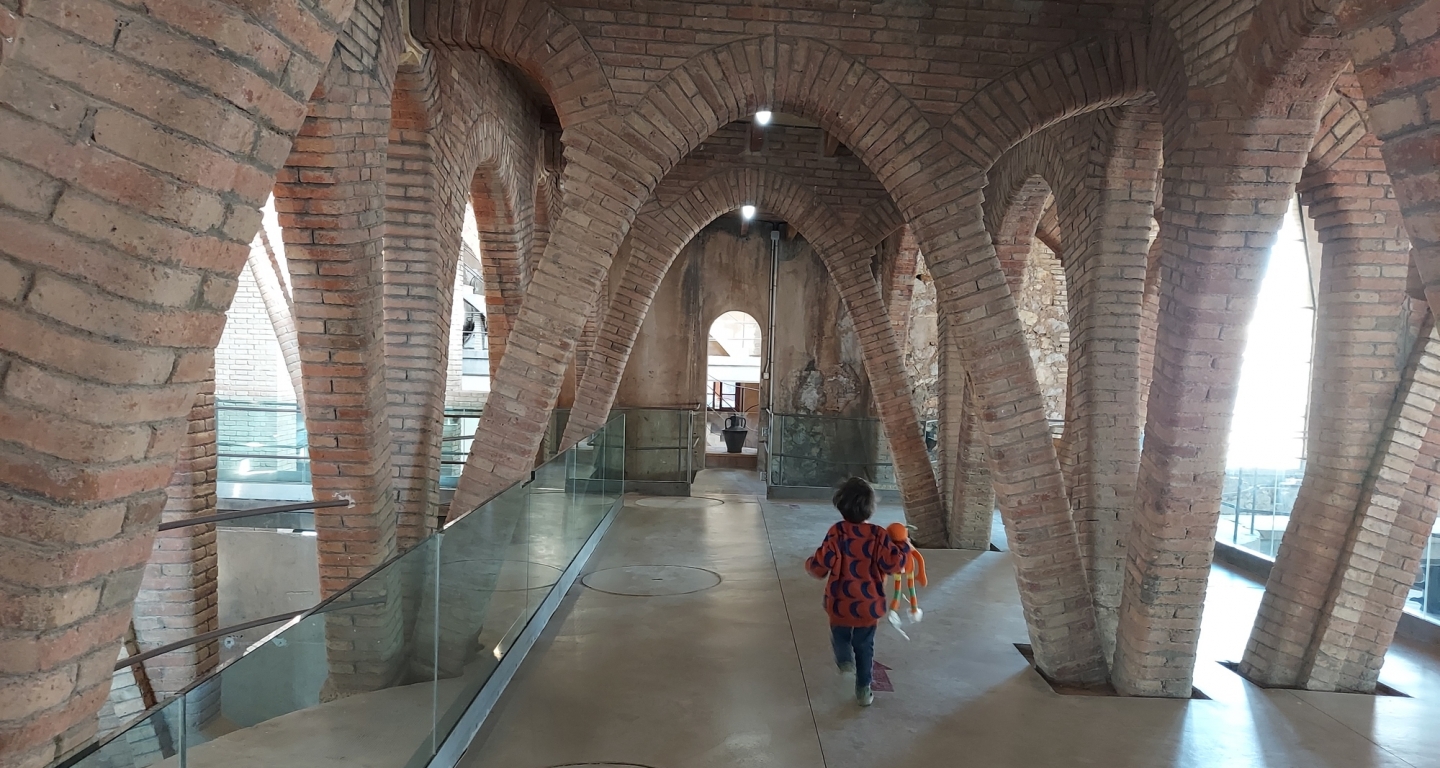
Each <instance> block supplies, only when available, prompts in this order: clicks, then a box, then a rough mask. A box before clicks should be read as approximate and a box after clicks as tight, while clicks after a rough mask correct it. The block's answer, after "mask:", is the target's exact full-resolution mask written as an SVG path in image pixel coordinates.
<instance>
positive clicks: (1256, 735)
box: [462, 471, 1440, 768]
mask: <svg viewBox="0 0 1440 768" xmlns="http://www.w3.org/2000/svg"><path fill="white" fill-rule="evenodd" d="M693 493H694V495H695V496H697V497H698V496H703V497H709V498H712V499H716V500H720V501H722V502H723V504H714V505H709V506H706V505H702V504H695V505H685V506H682V505H664V506H648V505H647V506H640V505H636V504H633V503H632V504H631V505H630V506H629V507H627V508H626V509H625V510H624V511H623V512H622V513H621V515H620V517H619V519H618V520H617V521H616V523H615V525H614V527H612V528H611V530H610V532H609V533H608V534H607V536H606V538H605V539H604V541H602V542H601V544H600V547H599V549H597V551H596V552H595V554H594V556H593V557H592V559H591V561H590V563H589V565H588V567H587V571H590V572H601V571H606V570H608V569H616V568H625V567H631V568H629V569H628V570H627V571H624V572H620V575H621V576H623V577H624V578H621V579H619V582H620V583H624V584H629V585H635V590H633V591H642V592H649V593H654V592H664V591H666V589H667V587H673V589H674V591H677V592H679V591H686V590H690V589H693V588H694V587H695V586H696V585H703V584H709V583H713V579H707V578H705V577H703V576H701V575H698V574H695V575H694V577H693V578H686V577H683V576H682V575H676V574H681V573H682V569H667V570H664V571H656V572H655V574H656V575H655V576H653V577H651V579H652V580H651V582H650V583H649V584H648V585H646V584H644V582H645V581H646V579H645V577H644V576H643V573H645V571H644V570H643V569H636V568H633V566H643V565H666V566H690V567H693V568H699V569H703V570H705V571H711V572H713V573H715V574H718V575H719V577H720V579H721V580H720V582H719V583H718V584H715V585H714V586H713V587H710V588H706V589H701V590H700V591H686V593H685V594H674V595H664V594H661V595H657V596H629V595H623V594H613V593H612V591H613V590H610V591H604V592H602V591H597V590H594V589H589V588H586V587H583V586H580V585H576V587H575V588H574V590H573V591H572V593H571V595H570V596H569V598H568V599H567V603H566V604H565V605H564V606H562V608H561V612H560V613H559V614H558V615H557V616H556V618H555V619H554V621H553V622H552V625H551V627H550V628H549V630H547V633H546V635H545V636H544V637H543V638H542V639H541V642H540V643H539V644H538V645H537V646H536V648H535V649H534V650H533V651H532V653H531V656H530V657H529V659H527V661H526V663H525V665H524V667H522V669H521V671H520V673H519V675H518V676H517V677H516V679H515V680H514V682H513V683H512V684H511V687H510V689H509V692H508V693H507V695H506V697H505V698H504V699H503V700H502V702H501V705H500V708H499V709H498V710H497V711H496V713H495V714H494V715H493V716H492V718H491V721H490V723H489V724H488V725H487V727H486V729H485V732H484V733H482V736H481V740H479V741H477V743H475V744H474V745H472V746H471V748H470V750H469V751H468V753H467V755H466V757H465V758H464V759H463V761H462V765H464V766H467V768H545V767H547V766H557V765H584V764H606V765H636V766H647V767H651V768H710V767H712V766H713V767H715V768H719V766H747V767H751V768H762V767H765V766H776V767H777V768H779V767H782V766H783V767H785V768H810V767H812V766H813V767H816V768H819V767H821V766H823V767H825V768H851V767H854V768H859V767H860V766H866V767H867V768H868V767H870V766H875V765H886V766H897V767H904V766H950V765H967V766H968V765H973V766H987V767H995V768H1006V767H1009V766H1015V767H1019V766H1025V767H1026V768H1029V767H1031V766H1051V765H1057V766H1058V765H1065V766H1071V765H1073V766H1086V765H1097V766H1098V765H1103V766H1115V767H1116V768H1121V767H1125V766H1136V767H1137V768H1138V767H1139V766H1147V767H1148V766H1171V765H1173V766H1271V767H1279V766H1295V767H1296V768H1301V767H1304V768H1312V767H1316V766H1337V767H1340V766H1343V767H1344V768H1358V767H1360V766H1436V765H1440V729H1437V728H1434V727H1433V725H1432V723H1434V722H1435V721H1436V719H1437V715H1440V661H1437V659H1436V658H1435V657H1433V656H1431V655H1429V654H1428V653H1427V652H1425V651H1424V650H1421V649H1417V648H1414V647H1410V646H1404V645H1401V646H1397V647H1396V648H1395V649H1394V650H1392V652H1391V654H1390V656H1389V658H1388V661H1387V664H1386V668H1385V673H1384V675H1383V676H1382V679H1383V680H1384V681H1385V682H1386V683H1388V684H1390V685H1392V686H1394V687H1395V688H1397V689H1399V690H1401V691H1404V692H1406V693H1409V694H1411V695H1413V696H1414V697H1415V698H1394V697H1369V696H1354V695H1347V694H1320V693H1309V692H1294V691H1265V690H1261V689H1258V688H1255V687H1254V686H1251V685H1249V684H1248V683H1246V682H1245V681H1243V680H1241V679H1240V678H1239V677H1237V676H1235V675H1234V674H1233V673H1231V672H1229V671H1228V670H1226V669H1225V668H1224V667H1222V666H1220V664H1219V663H1218V662H1219V661H1221V660H1229V659H1237V658H1238V657H1239V654H1240V652H1241V650H1243V646H1244V641H1245V636H1246V634H1247V633H1248V631H1249V629H1250V624H1251V621H1252V620H1253V617H1254V613H1255V609H1256V607H1257V606H1258V603H1259V597H1260V585H1258V584H1255V583H1253V582H1250V581H1247V580H1245V579H1243V578H1241V577H1238V576H1235V575H1233V574H1230V573H1228V572H1225V571H1220V570H1217V571H1216V575H1215V578H1214V579H1213V581H1212V585H1211V593H1210V599H1209V601H1208V603H1207V610H1206V614H1205V632H1204V641H1203V643H1202V649H1201V652H1202V656H1203V658H1202V659H1201V661H1200V663H1199V665H1198V668H1197V674H1196V680H1197V686H1198V687H1199V688H1200V689H1201V690H1203V691H1204V692H1205V693H1206V694H1207V695H1209V696H1211V697H1212V699H1211V700H1192V701H1162V700H1141V699H1121V698H1101V697H1077V696H1059V695H1057V694H1055V693H1053V692H1052V691H1051V690H1050V689H1049V687H1048V686H1046V684H1045V683H1044V682H1043V681H1042V680H1041V679H1040V677H1039V676H1038V675H1037V674H1036V673H1035V672H1034V671H1032V670H1030V669H1029V668H1028V667H1027V665H1026V662H1025V660H1024V659H1023V658H1022V657H1021V656H1020V654H1019V653H1018V652H1017V651H1016V650H1015V648H1014V643H1016V642H1025V641H1026V633H1025V626H1024V623H1023V621H1022V619H1021V616H1020V609H1019V605H1018V596H1017V594H1016V590H1015V581H1014V575H1013V571H1012V569H1011V566H1010V563H1009V559H1008V558H1009V555H1008V554H1007V553H1004V552H984V553H981V552H959V551H943V552H934V553H927V563H928V565H929V571H930V578H931V585H930V587H929V588H928V589H926V590H924V591H923V592H922V595H921V603H922V606H923V607H924V608H925V611H926V613H925V621H924V623H922V624H920V625H916V626H914V627H907V628H906V629H907V631H909V634H910V640H909V641H908V642H907V641H905V640H903V639H901V637H900V636H899V635H898V634H897V633H895V632H894V631H892V630H891V629H889V628H888V627H882V628H881V631H880V635H879V640H878V643H877V646H878V647H877V652H876V660H877V661H879V662H881V663H883V664H885V665H886V666H888V667H890V668H891V671H890V672H889V676H890V679H891V680H892V681H893V684H894V688H895V692H894V693H877V694H876V701H875V706H873V707H871V708H870V709H861V708H859V707H857V706H856V705H855V702H854V700H853V696H852V690H851V688H850V685H851V684H850V683H849V682H848V681H846V680H845V679H843V678H841V677H839V676H838V675H837V674H836V673H835V670H834V665H833V662H832V661H831V659H830V652H829V643H828V633H827V630H826V621H825V616H824V614H823V612H822V611H821V609H820V588H821V585H820V582H818V581H815V580H813V579H810V578H809V577H808V576H806V574H805V573H804V571H803V569H802V567H801V563H802V561H803V559H804V558H805V557H806V556H808V555H809V554H810V552H811V551H813V549H814V547H815V546H816V545H817V543H818V542H819V541H820V538H821V537H822V535H823V533H824V531H825V529H826V527H827V526H828V525H830V524H831V522H833V520H834V512H833V510H831V509H830V508H829V507H828V505H825V504H820V503H812V502H779V503H770V502H767V501H765V500H764V487H763V485H761V484H760V483H759V481H758V480H756V479H755V475H754V474H753V473H741V472H724V471H709V472H704V473H701V475H700V477H698V478H697V480H696V483H695V486H694V489H693ZM898 514H899V511H898V509H895V508H886V509H884V510H882V512H881V514H879V515H877V522H882V523H883V522H888V521H890V520H892V519H895V518H896V517H898ZM672 578H673V579H674V580H675V581H674V583H673V585H672V584H671V581H670V580H671V579H672ZM607 583H616V579H615V578H613V577H612V578H611V579H610V581H609V582H607ZM629 589H630V588H629V587H627V588H626V589H622V590H620V591H627V590H629ZM1432 650H1433V649H1432Z"/></svg>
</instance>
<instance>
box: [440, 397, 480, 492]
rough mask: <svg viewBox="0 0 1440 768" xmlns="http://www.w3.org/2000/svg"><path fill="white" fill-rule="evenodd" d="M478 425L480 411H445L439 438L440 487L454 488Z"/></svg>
mask: <svg viewBox="0 0 1440 768" xmlns="http://www.w3.org/2000/svg"><path fill="white" fill-rule="evenodd" d="M479 425H480V411H479V410H466V409H460V408H452V409H447V410H446V411H445V424H444V427H443V433H442V435H441V438H440V487H441V488H454V487H455V484H456V483H457V482H459V481H460V473H461V471H462V470H464V468H465V459H467V458H468V457H469V456H470V445H471V444H472V443H473V442H474V437H475V428H476V427H478V426H479Z"/></svg>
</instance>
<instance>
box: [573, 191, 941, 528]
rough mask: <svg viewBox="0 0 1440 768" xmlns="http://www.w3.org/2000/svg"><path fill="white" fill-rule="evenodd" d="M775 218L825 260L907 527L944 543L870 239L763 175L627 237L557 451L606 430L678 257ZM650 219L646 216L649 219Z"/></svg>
mask: <svg viewBox="0 0 1440 768" xmlns="http://www.w3.org/2000/svg"><path fill="white" fill-rule="evenodd" d="M747 202H748V203H750V204H753V205H756V206H757V207H762V208H764V209H765V210H767V211H773V212H775V213H777V214H779V215H781V216H783V217H784V219H785V220H786V221H787V222H789V223H790V224H791V225H793V226H795V227H796V228H797V229H799V231H800V232H801V233H802V234H804V235H806V236H807V239H809V240H810V242H811V243H812V244H813V245H814V246H815V249H816V251H817V252H818V253H819V254H820V255H821V258H822V260H824V261H825V263H826V266H827V267H828V268H829V270H830V274H831V276H832V278H834V280H835V282H836V286H837V288H838V289H839V291H840V297H841V300H842V301H843V302H844V304H845V307H846V309H847V311H848V312H849V314H850V316H851V318H853V320H854V323H855V330H856V333H857V335H858V336H859V337H860V343H861V346H862V348H863V349H864V350H865V357H864V363H865V369H866V373H867V374H869V378H870V385H871V389H872V392H873V394H874V397H875V403H876V407H877V409H878V410H879V412H880V416H881V422H882V423H883V425H884V428H885V434H886V437H887V439H888V440H889V443H890V451H891V454H892V456H893V461H894V464H895V474H896V481H897V483H898V484H899V486H900V493H901V496H902V499H903V501H904V505H905V513H906V519H907V520H908V521H909V522H910V523H911V524H912V525H915V526H917V528H918V530H917V531H916V532H915V534H914V535H915V537H916V540H917V541H929V542H934V543H940V542H943V541H945V520H944V510H943V507H942V504H941V501H940V496H939V492H938V490H937V488H936V485H935V478H934V474H933V471H932V469H931V467H930V460H929V457H928V455H927V454H926V451H925V442H924V439H923V436H922V435H921V432H920V428H919V423H918V420H917V418H916V415H915V407H914V402H913V400H912V398H911V386H910V382H909V378H908V377H907V376H906V374H905V369H904V365H903V361H902V360H901V358H900V348H899V343H898V339H897V338H896V335H895V332H894V329H893V327H891V325H890V322H889V315H888V313H887V312H886V308H885V305H884V302H883V301H882V299H881V295H880V286H879V283H878V282H877V281H876V280H875V277H874V275H873V274H872V273H871V271H870V267H871V260H872V258H873V253H874V248H875V244H874V240H872V239H867V238H865V237H863V236H860V235H859V234H854V235H851V236H849V237H848V238H846V237H845V236H844V234H843V233H845V232H846V231H847V230H846V229H845V227H844V226H843V225H841V223H840V220H839V217H838V216H837V215H836V214H835V213H834V212H832V211H831V210H830V209H829V207H828V206H826V205H825V204H824V203H822V202H820V201H819V200H818V199H817V198H816V197H815V196H814V195H811V194H809V193H808V192H807V191H806V190H805V189H804V188H803V187H801V186H799V185H797V184H795V183H793V182H791V181H790V180H788V179H786V178H785V177H783V176H780V175H779V174H775V173H767V172H764V171H758V170H751V171H730V172H721V173H718V174H717V175H715V176H712V177H710V178H709V179H706V180H705V181H704V182H702V183H700V184H697V185H695V186H694V187H692V188H691V190H690V192H689V194H688V195H687V196H686V197H684V198H681V199H679V200H676V201H674V202H672V203H671V204H669V205H667V206H665V208H664V209H662V210H661V211H659V212H657V213H651V212H650V210H648V209H647V212H646V214H642V215H641V217H640V218H639V219H638V220H637V221H636V223H635V227H634V229H633V230H632V231H631V234H630V237H631V240H630V242H631V248H632V256H631V259H630V262H629V264H628V269H627V273H626V277H625V278H623V279H622V283H621V285H620V286H619V288H618V292H617V293H616V295H615V297H614V298H613V299H612V300H611V302H610V305H609V307H608V309H607V311H606V314H605V316H604V318H603V319H602V321H601V323H600V327H601V329H602V330H601V340H600V342H599V343H598V344H597V346H596V348H595V349H594V351H593V352H592V354H591V355H590V361H589V364H588V365H587V367H586V371H585V379H584V380H583V381H582V382H581V383H580V387H579V392H578V393H577V397H576V403H575V408H574V410H573V411H571V413H570V420H569V422H568V423H567V425H566V428H565V433H566V434H565V438H564V441H563V443H564V444H573V443H574V442H575V441H577V440H579V439H580V438H582V437H584V436H585V435H587V434H589V433H590V432H593V431H594V430H595V429H597V428H599V427H600V426H601V425H603V423H604V420H605V418H606V417H607V416H608V414H609V412H610V406H611V405H612V403H613V402H614V399H615V393H616V391H617V390H618V389H619V386H620V376H621V374H622V373H623V372H624V369H625V362H626V360H627V359H628V357H629V353H630V348H631V347H632V346H633V345H634V341H635V337H636V336H637V335H638V334H639V331H640V324H641V322H643V321H644V319H645V315H646V313H647V312H648V311H649V307H650V302H651V300H652V299H653V298H654V296H655V292H656V291H657V290H658V289H659V287H660V281H661V279H663V277H664V275H665V272H667V271H668V270H669V268H670V265H671V263H673V262H674V260H675V257H676V256H677V255H678V254H679V252H680V249H681V248H683V247H684V245H685V244H686V243H687V242H689V241H690V239H691V238H693V237H694V236H695V234H696V233H697V232H699V231H700V230H701V229H702V228H703V227H704V226H705V225H707V224H709V223H710V222H711V221H713V220H714V219H715V218H716V217H717V216H719V215H721V214H723V213H728V212H730V211H733V210H735V209H736V208H738V207H740V205H742V204H745V203H747ZM647 214H648V215H647Z"/></svg>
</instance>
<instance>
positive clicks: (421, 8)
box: [410, 0, 614, 128]
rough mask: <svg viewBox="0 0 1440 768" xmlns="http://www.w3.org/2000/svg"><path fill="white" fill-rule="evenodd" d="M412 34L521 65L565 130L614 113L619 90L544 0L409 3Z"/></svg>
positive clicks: (576, 32)
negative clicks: (481, 51) (616, 95)
mask: <svg viewBox="0 0 1440 768" xmlns="http://www.w3.org/2000/svg"><path fill="white" fill-rule="evenodd" d="M410 30H411V34H413V35H414V36H415V39H416V40H418V41H420V42H421V43H425V44H428V45H443V46H448V47H452V48H459V49H462V50H484V51H487V52H489V53H490V55H492V56H494V57H495V58H497V59H500V60H502V61H506V62H509V63H510V64H513V65H515V66H516V67H519V68H520V69H521V70H522V71H524V72H525V73H526V74H528V75H529V76H531V77H533V78H535V79H536V80H538V81H539V82H540V84H541V85H542V86H543V87H544V88H545V91H546V92H547V93H548V94H549V96H550V100H551V102H552V103H553V104H554V105H555V112H556V114H557V115H558V116H559V118H560V124H561V125H562V126H564V127H567V128H568V127H570V126H572V125H579V124H581V123H583V122H585V121H586V120H593V119H595V118H598V117H601V116H604V115H607V114H609V113H610V112H611V108H612V107H611V103H612V102H613V101H614V92H613V91H612V90H611V88H610V81H609V78H607V77H606V76H605V70H604V69H603V68H601V66H600V60H599V59H598V58H597V57H596V56H595V52H594V51H593V50H591V49H590V43H589V42H588V41H587V40H586V39H585V37H584V36H583V35H581V34H580V31H579V30H578V29H576V27H575V25H574V24H572V23H570V20H569V19H566V18H565V16H564V15H563V14H561V13H560V12H559V11H558V10H556V9H555V7H554V6H553V5H551V4H550V3H548V2H543V1H541V0H488V1H487V0H427V1H425V2H412V3H410Z"/></svg>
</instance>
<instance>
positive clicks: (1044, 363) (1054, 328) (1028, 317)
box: [1016, 238, 1070, 422]
mask: <svg viewBox="0 0 1440 768" xmlns="http://www.w3.org/2000/svg"><path fill="white" fill-rule="evenodd" d="M1033 243H1034V244H1033V246H1032V247H1031V249H1030V257H1029V258H1028V259H1026V260H1025V272H1024V275H1023V278H1022V283H1021V285H1020V295H1019V296H1017V297H1016V299H1017V303H1018V304H1019V306H1020V322H1021V324H1022V325H1023V327H1024V329H1025V343H1026V345H1027V346H1028V347H1029V348H1030V357H1031V359H1032V360H1034V362H1035V375H1036V377H1037V378H1038V379H1039V380H1040V393H1041V394H1042V395H1043V396H1044V398H1045V417H1046V418H1047V419H1050V420H1051V421H1052V422H1056V421H1060V420H1062V419H1064V418H1065V375H1066V371H1067V370H1068V368H1069V361H1068V359H1067V357H1066V356H1067V355H1068V354H1069V352H1070V320H1069V317H1068V315H1067V311H1068V310H1067V309H1066V301H1065V270H1064V269H1063V268H1061V266H1060V260H1059V259H1058V258H1056V256H1055V252H1054V251H1052V250H1050V249H1049V248H1048V247H1047V246H1046V245H1045V244H1044V243H1042V242H1040V240H1039V239H1038V238H1036V239H1035V240H1034V241H1033Z"/></svg>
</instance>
